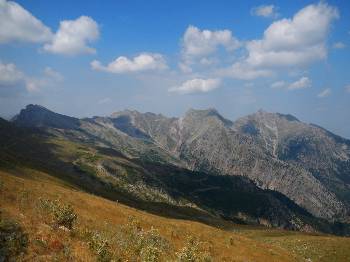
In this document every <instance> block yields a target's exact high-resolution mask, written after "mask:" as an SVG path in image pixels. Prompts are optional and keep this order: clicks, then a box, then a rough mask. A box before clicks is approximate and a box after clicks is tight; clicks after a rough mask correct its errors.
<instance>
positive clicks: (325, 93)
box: [317, 88, 332, 98]
mask: <svg viewBox="0 0 350 262" xmlns="http://www.w3.org/2000/svg"><path fill="white" fill-rule="evenodd" d="M331 93H332V90H331V89H330V88H326V89H323V90H322V91H321V92H320V93H319V94H318V95H317V97H319V98H324V97H327V96H330V95H331Z"/></svg>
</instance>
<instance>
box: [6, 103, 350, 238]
mask: <svg viewBox="0 0 350 262" xmlns="http://www.w3.org/2000/svg"><path fill="white" fill-rule="evenodd" d="M0 134H1V138H0V145H1V153H0V166H1V167H2V168H13V167H14V166H16V165H19V164H20V165H24V166H31V167H35V168H36V169H39V170H45V171H46V172H49V173H51V174H53V175H54V176H57V177H60V178H62V179H65V180H67V181H70V182H72V183H74V184H76V185H77V186H79V187H80V188H82V189H84V190H86V191H88V192H91V193H94V194H98V195H101V196H104V197H106V198H109V199H112V200H118V201H122V202H124V203H127V204H128V205H132V206H134V207H137V208H140V209H145V210H148V211H150V212H155V213H159V212H161V213H162V214H166V215H168V216H175V217H187V218H188V217H190V218H191V219H194V220H200V221H208V219H207V218H208V217H217V218H220V219H225V220H232V221H234V222H237V223H245V224H259V225H264V226H268V227H280V228H285V229H292V230H301V231H308V232H309V231H323V232H329V233H337V234H349V232H350V230H349V223H350V140H347V139H345V138H342V137H340V136H337V135H335V134H333V133H331V132H329V131H327V130H325V129H324V128H321V127H319V126H316V125H313V124H307V123H303V122H301V121H299V120H298V119H297V118H296V117H294V116H292V115H284V114H279V113H269V112H265V111H262V110H260V111H258V112H256V113H255V114H252V115H248V116H246V117H242V118H239V119H237V120H235V121H231V120H229V119H226V118H224V117H222V116H221V115H220V114H219V113H218V112H217V111H216V110H215V109H207V110H194V109H190V110H188V111H187V112H186V113H185V115H184V116H182V117H180V118H175V117H166V116H163V115H161V114H153V113H140V112H137V111H130V110H125V111H121V112H115V113H112V114H111V115H110V116H107V117H92V118H82V119H78V118H74V117H70V116H65V115H62V114H58V113H55V112H52V111H50V110H48V109H46V108H44V107H42V106H38V105H28V106H27V107H26V108H25V109H23V110H21V112H20V113H19V114H18V115H16V116H15V117H14V118H13V119H12V120H11V121H6V120H1V121H0Z"/></svg>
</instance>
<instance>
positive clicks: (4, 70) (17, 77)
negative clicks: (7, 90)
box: [0, 62, 63, 92]
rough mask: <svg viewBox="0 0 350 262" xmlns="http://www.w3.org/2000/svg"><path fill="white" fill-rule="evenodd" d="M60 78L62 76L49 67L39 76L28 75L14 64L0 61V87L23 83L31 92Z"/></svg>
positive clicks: (61, 78) (58, 80) (50, 84)
mask: <svg viewBox="0 0 350 262" xmlns="http://www.w3.org/2000/svg"><path fill="white" fill-rule="evenodd" d="M62 80H63V76H62V75H61V74H60V73H59V72H57V71H55V70H53V69H52V68H51V67H46V68H45V69H44V70H43V73H42V75H41V76H28V75H26V74H24V73H23V72H21V71H20V70H19V69H18V68H17V67H16V65H15V64H12V63H9V64H4V63H1V62H0V87H11V86H14V85H21V86H23V85H24V86H25V88H26V89H27V90H28V91H29V92H33V91H39V90H40V89H41V88H43V87H46V86H52V85H53V84H55V83H57V82H60V81H62Z"/></svg>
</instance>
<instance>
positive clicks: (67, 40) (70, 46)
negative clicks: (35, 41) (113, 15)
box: [43, 16, 99, 55]
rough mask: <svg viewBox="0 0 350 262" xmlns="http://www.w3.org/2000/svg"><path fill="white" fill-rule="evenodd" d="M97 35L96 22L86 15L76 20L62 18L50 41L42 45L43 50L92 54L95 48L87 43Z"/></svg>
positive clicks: (67, 53) (71, 53)
mask: <svg viewBox="0 0 350 262" xmlns="http://www.w3.org/2000/svg"><path fill="white" fill-rule="evenodd" d="M98 37H99V28H98V24H97V23H96V22H95V21H94V20H93V19H92V18H90V17H88V16H81V17H79V18H77V19H76V20H64V21H61V22H60V27H59V29H58V31H57V32H56V34H55V35H54V37H53V39H52V42H51V43H47V44H45V45H44V47H43V49H44V51H47V52H50V53H55V54H64V55H77V54H83V53H87V54H94V53H96V50H95V49H94V48H92V47H90V46H89V45H88V44H89V43H90V42H93V41H94V40H96V39H97V38H98Z"/></svg>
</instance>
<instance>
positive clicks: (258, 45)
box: [220, 2, 339, 80]
mask: <svg viewBox="0 0 350 262" xmlns="http://www.w3.org/2000/svg"><path fill="white" fill-rule="evenodd" d="M338 17H339V14H338V10H337V9H336V8H335V7H332V6H329V5H328V4H326V3H324V2H321V3H319V4H313V5H308V6H306V7H305V8H303V9H301V10H300V11H299V12H297V13H296V14H295V15H294V16H293V18H290V19H286V18H284V19H280V20H278V21H275V22H273V23H272V24H271V25H270V26H269V27H268V28H267V29H266V30H265V31H264V35H263V38H262V39H258V40H252V41H248V42H247V43H246V45H245V48H246V51H247V55H246V56H243V57H242V58H241V59H240V61H238V62H235V63H234V64H233V65H232V66H230V67H229V68H226V69H225V70H220V72H221V73H222V72H225V74H226V75H227V76H231V77H233V78H237V79H248V80H250V79H254V78H258V77H267V76H271V75H273V73H274V72H275V71H277V70H281V69H283V68H288V69H295V68H300V67H303V66H306V65H309V64H311V63H313V62H315V61H319V60H322V59H324V58H326V57H327V46H326V40H327V37H328V33H329V29H330V26H331V23H332V21H333V20H335V19H337V18H338Z"/></svg>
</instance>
